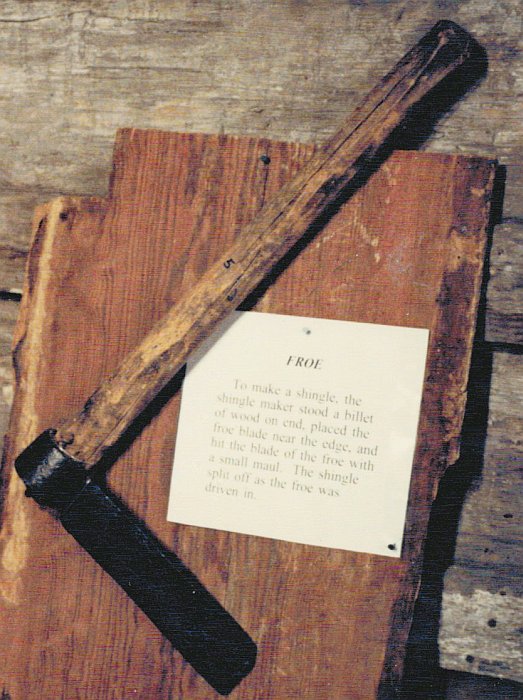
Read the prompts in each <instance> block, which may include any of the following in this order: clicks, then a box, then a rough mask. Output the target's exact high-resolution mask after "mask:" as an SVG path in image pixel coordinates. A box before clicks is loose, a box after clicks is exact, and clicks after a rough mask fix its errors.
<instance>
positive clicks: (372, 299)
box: [0, 130, 495, 700]
mask: <svg viewBox="0 0 523 700" xmlns="http://www.w3.org/2000/svg"><path fill="white" fill-rule="evenodd" d="M311 152H312V147H310V146H302V145H296V144H284V143H273V142H268V141H263V140H255V139H248V138H232V137H227V136H204V135H180V134H178V135H177V134H168V133H161V132H153V131H138V130H125V131H122V132H120V133H119V135H118V139H117V144H116V149H115V159H114V171H113V176H112V184H111V193H110V197H109V199H108V200H107V202H102V201H100V200H94V199H89V200H87V199H68V198H64V199H61V200H58V201H55V202H53V203H51V204H50V205H46V206H44V207H42V208H41V209H39V211H37V212H36V217H35V223H34V243H33V246H32V250H31V255H30V261H29V269H28V275H27V283H26V289H25V294H24V304H23V311H22V314H21V318H20V320H19V323H18V328H17V333H16V350H15V362H16V367H17V388H16V397H15V404H14V410H13V414H12V421H11V426H10V430H9V440H8V446H7V449H6V451H5V455H4V473H3V483H4V495H5V498H4V504H3V523H2V530H1V543H2V559H1V562H0V564H1V568H0V602H1V605H2V607H1V609H0V623H1V627H2V635H1V636H0V655H1V658H2V670H1V671H0V690H3V691H4V692H5V693H8V694H9V697H10V698H11V700H32V699H33V698H34V699H35V700H36V698H38V699H40V698H45V699H47V698H49V699H50V698H53V699H54V698H60V697H63V698H67V699H68V700H69V699H73V698H79V699H80V698H82V700H83V699H85V698H89V700H108V699H114V700H116V699H119V700H120V699H122V698H134V697H136V698H143V700H146V699H147V700H151V699H153V698H155V699H156V698H158V699H162V700H163V699H165V700H167V698H169V699H173V698H191V700H192V699H194V700H203V699H208V698H212V697H215V695H216V694H215V693H214V692H213V691H212V690H211V689H210V688H209V687H208V686H207V684H206V683H205V682H204V681H203V680H202V679H201V678H199V677H198V676H197V675H196V674H195V673H194V672H193V671H192V669H191V668H190V667H189V666H188V665H186V664H185V663H184V662H183V661H182V660H181V658H180V656H179V655H178V654H177V652H175V651H173V650H172V649H171V647H170V646H169V645H168V644H167V643H166V642H165V641H164V640H163V639H162V637H161V635H160V634H159V633H158V632H157V631H156V629H155V628H154V627H153V626H152V625H151V624H150V623H149V621H148V620H147V619H146V618H145V616H144V615H143V614H142V613H141V612H140V611H139V610H137V609H136V607H135V606H134V605H133V604H132V603H131V602H130V601H129V600H128V599H127V598H126V597H125V595H124V594H123V593H122V592H121V591H120V589H119V588H118V587H117V586H116V584H114V583H113V582H112V581H111V580H110V579H109V578H108V577H107V576H106V575H105V574H104V573H103V572H102V571H101V570H100V569H99V568H98V567H97V566H96V565H95V564H94V563H93V562H92V561H91V560H90V559H89V557H88V556H87V555H86V554H85V553H84V552H83V551H82V550H81V549H80V548H79V547H78V546H77V545H76V543H75V542H74V540H72V539H71V538H70V537H69V536H68V535H67V534H66V533H65V532H64V531H63V530H62V529H61V526H60V525H58V524H57V523H56V522H55V521H54V520H53V519H52V517H51V515H50V514H49V513H47V512H44V511H41V510H39V509H38V507H37V506H36V505H35V504H34V503H32V502H30V501H29V500H27V499H25V498H24V496H23V487H22V486H21V484H20V482H19V480H18V479H17V477H16V476H15V475H14V474H13V472H12V468H11V463H12V460H13V458H14V456H16V454H17V453H18V452H19V451H20V449H22V447H23V446H25V445H26V444H27V443H28V442H29V441H30V440H31V439H32V438H33V437H35V436H36V434H37V433H38V432H39V431H41V430H42V429H44V428H46V427H48V426H53V425H56V424H57V423H58V422H59V421H60V420H61V419H63V418H65V417H67V416H68V415H70V413H71V412H73V411H77V410H79V409H80V408H81V406H82V405H83V403H84V401H85V399H86V397H87V396H88V395H89V394H90V392H92V390H93V389H94V388H95V387H96V385H97V384H98V382H99V381H100V379H101V378H102V377H104V376H105V375H106V374H107V373H109V372H110V371H111V370H113V369H114V368H115V366H116V364H117V362H118V361H119V359H120V358H121V357H122V356H123V355H124V354H125V352H126V351H128V350H129V349H130V348H132V347H133V345H134V344H135V343H136V342H137V341H138V340H140V339H141V338H142V337H143V336H144V335H145V333H146V332H147V330H148V329H149V328H150V326H151V325H152V323H153V321H154V320H156V319H157V318H158V317H159V316H160V315H161V314H162V313H163V312H164V311H165V309H166V308H167V306H168V305H169V304H171V303H172V302H173V301H174V300H176V299H177V298H179V296H180V295H181V294H182V293H183V291H184V290H186V289H188V288H190V287H191V285H193V284H194V282H195V280H197V279H198V278H199V276H200V275H201V274H202V272H203V271H204V270H205V269H206V268H207V266H208V265H209V264H211V263H212V262H213V261H214V260H216V258H217V257H218V256H219V255H220V253H221V252H222V251H223V249H224V247H225V245H226V244H227V243H228V242H230V241H231V240H232V238H233V237H234V235H235V233H236V232H237V230H238V228H239V227H240V225H241V224H242V223H245V222H246V221H248V220H249V218H250V217H252V216H253V214H254V213H255V212H256V211H257V210H258V208H259V207H260V206H262V205H263V203H264V201H265V200H266V199H267V198H268V197H269V196H270V195H271V194H272V193H274V192H275V191H277V189H278V188H279V187H280V186H281V185H282V184H283V183H284V182H285V181H286V180H287V179H288V178H289V177H290V175H292V174H293V173H294V172H296V171H297V169H298V168H299V166H300V164H301V163H303V161H304V159H305V158H306V157H307V156H308V155H310V154H311ZM262 155H268V156H269V158H270V163H269V164H267V163H264V162H263V160H262V159H261V156H262ZM494 167H495V166H494V164H493V163H491V162H488V161H486V160H484V159H479V158H465V157H459V156H446V155H428V154H419V153H396V154H394V155H393V156H392V157H391V158H390V159H389V160H388V161H387V162H386V163H385V164H384V165H383V166H382V167H381V168H380V170H379V171H378V172H377V173H376V174H375V175H374V176H373V177H372V178H371V180H370V182H369V183H367V185H366V186H365V187H364V188H363V189H362V190H361V191H360V192H359V193H357V194H356V195H355V196H354V197H353V198H352V199H351V200H350V201H349V202H348V203H346V204H345V205H344V206H343V207H342V208H341V210H340V211H339V212H338V213H337V214H336V215H335V217H334V218H333V219H332V220H331V221H330V222H329V223H328V224H327V225H326V226H325V227H324V228H323V229H322V231H321V232H320V233H319V234H318V236H317V238H316V239H314V241H312V242H311V243H310V245H309V246H308V247H307V249H306V250H304V251H302V252H301V253H300V255H299V256H298V257H297V258H296V259H295V260H294V261H293V262H292V263H291V264H290V265H289V267H288V268H287V269H286V270H285V271H284V272H282V274H281V275H280V276H279V277H278V279H277V281H276V282H275V283H274V284H273V285H272V286H270V287H269V289H268V290H267V291H266V293H265V294H264V296H263V297H262V298H261V299H260V301H259V302H258V304H257V309H258V310H259V311H271V312H276V313H291V314H300V315H310V316H320V317H325V318H334V319H350V320H357V321H365V322H378V323H387V324H394V325H407V326H416V327H427V328H430V331H431V339H430V350H429V360H428V366H427V374H426V382H425V390H424V398H423V405H422V416H421V421H420V428H419V435H418V444H417V448H416V456H415V464H414V471H413V480H412V486H411V493H410V499H409V509H408V517H407V528H406V538H405V544H404V548H403V552H402V556H401V559H399V560H398V559H392V558H387V557H378V556H371V555H365V554H356V553H351V552H343V551H338V550H328V549H325V548H317V547H309V546H304V545H298V544H291V543H286V542H280V541H273V540H270V539H265V538H256V537H250V536H246V535H239V534H231V533H226V532H218V531H214V530H207V529H203V528H196V527H189V526H177V525H172V524H169V523H167V522H166V517H165V515H166V508H167V496H168V485H169V480H170V471H171V464H172V457H173V451H174V444H175V433H176V420H177V413H178V406H179V394H175V395H174V396H173V397H171V398H170V399H169V400H168V401H167V402H166V404H165V405H164V406H163V407H162V408H161V410H160V409H158V410H157V411H156V413H155V414H154V415H152V417H151V420H150V422H149V423H148V424H147V425H146V426H145V428H144V429H143V432H142V433H141V434H140V436H139V437H138V438H137V439H136V440H135V441H134V442H133V443H132V445H131V446H130V447H129V449H128V450H127V452H126V453H125V454H123V455H122V456H121V457H120V459H119V460H118V461H117V462H116V464H115V465H114V466H113V468H112V470H111V472H110V482H111V485H112V486H113V487H114V489H115V490H116V491H117V492H118V493H120V494H121V495H122V496H123V498H124V499H125V500H126V501H127V502H128V503H129V504H130V505H131V507H132V508H134V509H135V510H136V511H137V512H138V513H139V514H140V516H142V517H143V518H144V519H145V520H146V521H147V523H148V524H149V525H150V526H151V527H152V529H153V530H154V531H155V532H156V533H157V534H158V535H159V536H160V537H161V538H162V539H163V540H164V542H166V543H167V544H168V546H170V547H172V548H174V549H175V550H176V551H177V553H178V554H179V555H180V556H181V558H182V559H183V560H184V561H185V562H186V563H187V564H188V565H189V566H190V567H191V568H192V569H193V571H195V572H196V573H197V575H198V576H199V577H200V579H201V580H202V581H203V583H204V584H205V585H206V586H207V587H208V588H209V589H210V590H211V591H212V592H213V593H214V594H215V595H216V596H217V598H218V599H219V600H220V601H221V602H222V603H223V604H224V605H225V606H226V607H227V608H228V609H229V610H230V611H231V612H232V613H233V614H234V615H235V616H236V617H237V619H238V620H239V621H240V622H241V623H242V625H243V626H244V627H245V629H246V630H248V631H249V633H250V634H251V635H252V637H253V638H254V639H255V640H256V641H257V643H258V644H259V658H258V663H257V665H256V668H255V670H254V671H253V672H252V674H251V675H250V676H249V677H248V678H247V679H246V680H245V681H243V682H242V683H241V684H240V686H239V687H238V688H237V689H236V690H235V691H233V693H232V695H231V696H230V697H231V698H234V699H235V700H236V699H238V700H240V699H242V700H247V699H250V700H254V699H255V698H256V699H260V700H261V699H263V700H270V699H274V700H283V699H285V700H287V698H300V699H309V700H323V699H325V700H327V698H328V699H329V700H332V699H333V698H335V699H338V698H339V699H345V698H348V699H349V698H350V699H351V700H352V699H355V700H357V699H365V700H370V699H371V698H376V697H379V696H381V697H385V696H386V694H387V693H388V692H389V690H390V688H391V687H394V686H395V685H396V684H397V681H398V679H399V677H400V675H401V665H402V659H403V654H404V649H405V640H406V636H407V634H408V629H409V624H410V619H411V614H412V607H413V603H414V600H415V596H416V591H417V586H418V582H419V575H420V565H421V555H422V549H423V542H424V538H425V532H426V526H427V520H428V517H429V510H430V505H431V502H432V500H433V498H434V495H435V491H436V488H437V484H438V481H439V478H440V477H441V475H442V473H443V471H444V469H445V467H446V466H447V465H448V464H450V463H452V462H453V461H454V460H455V458H456V456H457V449H458V441H459V432H460V426H461V420H462V415H463V410H464V404H465V397H466V381H467V372H468V364H469V359H470V351H471V343H472V336H473V332H474V326H475V314H476V307H477V302H478V297H479V289H480V279H481V273H482V263H483V257H484V247H485V240H486V234H485V229H486V222H487V219H488V210H489V202H490V197H491V191H492V181H493V177H494ZM340 371H343V368H342V367H340Z"/></svg>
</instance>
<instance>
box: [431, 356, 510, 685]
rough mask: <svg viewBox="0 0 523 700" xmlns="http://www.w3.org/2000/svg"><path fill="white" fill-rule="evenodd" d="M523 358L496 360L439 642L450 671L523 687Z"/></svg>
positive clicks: (446, 591)
mask: <svg viewBox="0 0 523 700" xmlns="http://www.w3.org/2000/svg"><path fill="white" fill-rule="evenodd" d="M522 405H523V355H520V354H510V353H506V352H499V353H495V355H494V363H493V373H492V386H491V393H490V402H489V429H488V434H487V441H486V445H485V456H484V461H483V469H482V473H481V480H480V481H479V482H478V483H477V484H476V487H475V489H473V490H472V491H471V492H470V494H469V496H468V498H467V500H466V502H465V506H464V508H463V512H462V517H461V522H460V526H459V532H458V538H457V546H456V553H455V564H454V566H452V567H451V568H450V569H449V571H448V572H447V575H446V579H445V588H444V592H443V612H442V623H441V630H440V636H439V642H440V652H441V658H440V661H441V663H442V665H443V666H444V667H445V668H449V669H456V670H465V669H467V668H468V669H469V670H470V671H471V672H476V673H481V674H487V675H494V676H499V677H502V678H509V679H513V680H518V681H520V682H523V654H522V650H523V597H522V595H523V587H522V581H523V528H522V527H521V515H522V513H523V493H522V489H521V474H522V472H523V446H522V444H521V435H523V416H522V411H521V406H522Z"/></svg>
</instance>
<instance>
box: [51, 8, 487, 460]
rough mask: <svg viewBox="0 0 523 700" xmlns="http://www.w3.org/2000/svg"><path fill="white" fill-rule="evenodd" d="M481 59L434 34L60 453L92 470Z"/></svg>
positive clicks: (440, 29)
mask: <svg viewBox="0 0 523 700" xmlns="http://www.w3.org/2000/svg"><path fill="white" fill-rule="evenodd" d="M478 49H479V47H478V45H477V44H476V42H475V41H474V40H473V39H472V37H471V36H470V35H469V34H467V32H465V31H464V30H463V29H462V28H461V27H459V26H458V25H456V24H453V23H452V22H447V21H443V22H439V23H438V24H436V25H435V26H434V27H433V28H432V30H431V31H430V32H429V33H428V34H426V35H425V36H424V37H423V38H422V39H421V41H420V42H419V43H418V44H417V45H416V46H415V47H414V48H412V49H411V50H410V51H409V52H408V53H407V54H406V55H405V56H404V57H403V58H402V60H401V61H400V62H399V63H398V64H397V65H396V66H395V68H394V69H393V70H392V71H391V72H390V73H389V74H388V75H387V76H385V78H383V79H382V80H381V82H380V83H379V84H378V85H377V86H376V87H375V88H374V89H373V90H372V92H370V93H369V95H368V96H367V97H366V98H365V99H364V100H363V102H362V103H361V104H360V105H359V106H358V107H357V108H356V110H355V111H354V112H353V114H352V115H351V116H350V118H349V119H348V121H347V122H346V123H345V124H344V125H343V126H342V128H341V129H340V130H339V131H338V132H337V133H336V134H335V135H334V136H333V137H332V138H331V139H329V141H328V142H327V143H326V144H325V145H324V146H323V147H322V148H321V149H320V150H319V151H318V152H317V153H316V155H315V156H314V157H313V158H312V159H311V160H310V161H309V162H308V163H307V164H306V165H305V166H304V167H303V168H302V169H301V170H300V172H299V173H298V175H297V176H296V177H295V178H294V179H293V180H292V181H291V182H290V183H289V184H288V185H287V186H285V187H284V188H283V189H282V190H281V191H280V193H279V194H278V196H277V197H275V198H274V199H273V200H272V201H271V202H270V203H269V204H267V205H266V206H265V207H264V208H263V210H262V211H261V212H260V213H259V215H258V216H257V217H256V218H255V219H254V220H253V221H252V222H251V223H250V224H249V225H248V226H246V227H245V228H244V229H243V230H242V231H241V233H240V235H239V236H238V238H237V239H236V241H235V243H234V244H233V245H232V246H231V247H230V248H229V249H228V250H227V252H226V253H225V254H224V255H223V257H222V258H221V259H220V260H219V261H218V262H217V263H216V264H215V265H214V266H213V267H211V268H210V269H209V271H208V272H207V273H206V274H205V275H204V276H203V277H202V279H201V281H200V282H199V284H198V285H197V286H196V287H195V288H193V290H192V292H191V293H190V294H189V295H186V296H185V297H184V298H182V299H181V300H180V302H179V303H177V304H176V305H175V306H173V307H172V308H171V310H170V311H169V312H168V313H167V314H166V315H165V316H164V317H163V319H162V320H160V322H159V323H157V324H156V326H154V328H153V329H152V330H151V332H150V333H149V334H148V335H147V336H146V338H145V339H144V340H143V342H142V343H141V344H140V345H139V346H138V347H137V348H136V349H135V350H134V351H133V352H132V353H130V354H129V355H128V356H127V357H126V358H125V360H124V361H123V363H122V364H121V366H120V368H119V369H118V370H117V371H116V373H115V374H114V375H113V376H112V377H111V378H109V379H107V380H106V381H105V382H104V383H103V384H102V385H101V386H100V387H99V389H97V391H95V393H94V394H93V395H92V396H91V397H90V398H89V399H88V401H87V402H86V404H85V406H84V408H83V409H82V411H81V412H80V413H79V414H78V415H77V416H76V417H74V418H72V419H71V420H68V421H67V422H65V423H64V424H62V425H61V427H59V429H58V430H57V434H56V440H57V442H58V444H59V445H60V447H61V448H62V449H64V450H65V451H66V452H67V453H68V454H69V455H70V456H72V457H74V458H76V459H78V460H80V461H82V462H84V463H85V464H86V465H93V464H95V463H96V462H97V461H98V460H99V459H100V458H101V457H102V456H103V454H104V452H105V451H106V450H107V449H109V448H110V447H112V446H113V445H114V444H115V442H116V441H117V440H118V439H119V437H120V436H121V435H122V434H123V433H124V432H125V431H126V429H127V428H128V427H129V426H130V424H131V423H132V421H133V420H134V419H135V418H136V417H137V416H138V415H139V414H140V413H141V411H142V410H143V409H144V408H145V407H146V406H147V404H148V403H149V402H150V401H151V400H152V399H153V398H154V397H155V396H156V394H157V393H158V392H159V391H160V390H161V389H162V388H163V387H164V386H165V384H166V383H167V382H168V381H169V380H170V379H171V378H172V377H173V376H174V375H175V374H176V373H177V372H178V371H179V370H180V369H181V368H182V367H183V365H184V364H185V363H186V361H187V358H188V356H189V355H190V353H191V352H192V351H193V350H194V349H195V348H196V347H197V346H198V345H199V344H200V343H201V342H202V341H203V340H204V339H205V338H206V337H207V336H208V335H209V334H210V333H211V332H212V331H213V329H214V328H215V327H216V325H217V324H218V323H219V322H220V321H221V320H222V319H224V317H225V316H226V315H227V314H229V312H231V311H232V310H234V309H236V307H237V306H238V305H239V304H240V303H241V302H242V301H243V300H244V299H245V297H246V296H247V295H248V294H249V293H250V292H252V291H253V289H254V288H255V287H256V286H257V285H258V284H259V283H260V282H261V281H262V280H263V278H264V277H265V276H266V275H267V273H268V272H269V271H270V270H271V269H272V267H273V266H274V265H275V263H277V262H278V261H279V260H280V259H281V258H282V257H283V256H284V255H285V254H286V253H287V252H288V251H289V250H290V249H291V248H292V246H294V245H295V244H296V243H297V242H298V241H299V240H300V239H301V238H302V237H303V236H304V235H305V234H307V232H310V230H311V226H312V225H313V224H314V223H315V222H317V220H318V218H319V217H320V216H322V215H323V214H325V213H326V211H327V210H328V208H329V207H330V206H331V205H332V204H333V203H334V202H335V200H336V199H337V198H338V197H339V196H340V194H341V193H342V191H344V192H347V190H348V187H349V186H351V185H352V186H354V187H355V186H356V185H357V183H358V182H359V181H360V178H361V176H362V174H363V173H365V172H366V171H367V170H368V167H369V165H370V164H371V163H372V160H373V158H374V157H375V156H376V154H377V152H378V150H379V149H380V148H381V147H382V146H383V145H384V143H385V142H386V140H387V138H388V137H389V136H390V134H391V133H392V132H393V131H394V129H396V127H398V125H399V124H400V123H401V122H402V121H403V120H404V118H405V117H406V116H407V114H408V113H409V111H410V110H411V108H412V107H413V106H414V105H415V104H416V103H418V102H419V101H420V99H421V98H423V97H424V96H425V95H426V94H427V93H428V92H429V91H430V90H432V88H434V87H435V86H436V85H437V84H438V83H440V82H441V80H443V79H444V78H445V77H446V76H448V75H449V74H450V73H451V72H452V71H454V70H455V69H456V68H458V67H459V66H460V65H462V64H463V62H464V61H465V60H466V59H467V58H468V57H469V56H470V55H471V53H473V52H476V51H477V50H478Z"/></svg>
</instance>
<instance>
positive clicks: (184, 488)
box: [168, 312, 428, 557]
mask: <svg viewBox="0 0 523 700" xmlns="http://www.w3.org/2000/svg"><path fill="white" fill-rule="evenodd" d="M427 342H428V331H427V330H425V329H418V328H400V327H396V326H383V325H374V324H366V323H352V322H348V321H331V320H325V319H317V318H304V317H298V316H281V315H276V314H266V313H256V312H244V313H239V312H238V313H236V314H235V315H234V316H233V318H232V319H229V320H228V322H227V323H226V325H225V326H222V328H221V329H220V331H219V332H217V333H216V334H215V335H214V336H213V337H211V338H209V340H208V342H207V343H205V346H204V347H203V348H201V349H200V351H199V352H198V354H197V356H196V357H194V359H193V360H192V361H191V362H190V363H189V366H188V369H187V375H186V378H185V382H184V385H183V395H182V403H181V411H180V418H179V424H178V433H177V440H176V454H175V459H174V468H173V474H172V484H171V492H170V498H169V512H168V519H169V520H171V521H173V522H177V523H184V524H188V525H197V526H202V527H209V528H216V529H220V530H228V531H231V532H241V533H246V534H250V535H259V536H262V537H272V538H275V539H280V540H288V541H291V542H301V543H304V544H310V545H319V546H324V547H334V548H339V549H346V550H352V551H357V552H368V553H371V554H381V555H385V556H392V557H399V556H400V553H401V543H402V538H403V530H404V525H405V512H406V505H407V497H408V490H409V482H410V475H411V468H412V460H413V453H414V447H415V441H416V430H417V424H418V417H419V409H420V402H421V394H422V388H423V375H424V368H425V360H426V352H427Z"/></svg>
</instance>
